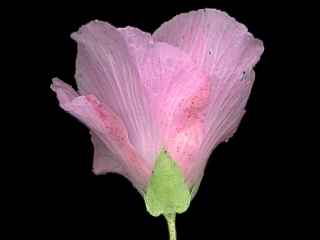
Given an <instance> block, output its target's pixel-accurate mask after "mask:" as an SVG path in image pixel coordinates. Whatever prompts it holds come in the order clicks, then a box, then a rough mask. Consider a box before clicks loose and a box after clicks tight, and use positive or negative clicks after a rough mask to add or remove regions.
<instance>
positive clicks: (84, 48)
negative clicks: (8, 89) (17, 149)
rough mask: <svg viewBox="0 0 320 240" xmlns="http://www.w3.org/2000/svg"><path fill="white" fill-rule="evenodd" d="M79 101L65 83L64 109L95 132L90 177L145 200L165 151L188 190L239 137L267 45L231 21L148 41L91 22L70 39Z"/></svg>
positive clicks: (166, 29) (164, 32)
mask: <svg viewBox="0 0 320 240" xmlns="http://www.w3.org/2000/svg"><path fill="white" fill-rule="evenodd" d="M71 36H72V38H73V39H74V40H75V41H76V42H77V43H78V56H77V61H76V74H75V78H76V81H77V86H78V91H75V90H73V89H72V88H71V87H70V86H69V85H67V84H65V83H64V82H62V81H61V80H59V79H54V80H53V84H52V89H53V90H54V91H55V92H56V94H57V97H58V100H59V103H60V106H61V107H62V108H63V109H64V110H65V111H67V112H69V113H70V114H72V115H73V116H75V117H76V118H78V119H79V120H80V121H82V122H83V123H84V124H85V125H86V126H87V127H88V128H89V129H90V133H91V135H92V142H93V145H94V162H93V171H94V172H95V173H96V174H103V173H107V172H116V173H119V174H121V175H124V176H125V177H127V178H128V179H129V180H130V181H131V182H132V183H133V184H134V186H135V187H136V188H137V189H138V190H139V191H140V192H144V191H145V189H146V186H147V184H148V180H149V178H150V176H151V174H152V170H153V167H154V163H155V160H156V157H157V155H158V154H159V152H160V150H161V148H165V149H166V150H167V151H168V152H169V153H170V155H171V156H172V159H174V160H175V161H176V162H177V164H178V166H179V167H180V168H181V170H182V173H183V176H184V178H185V181H186V183H187V185H188V186H189V187H190V188H192V187H193V186H194V185H196V184H198V183H199V181H200V180H201V177H202V174H203V171H204V168H205V165H206V162H207V160H208V158H209V156H210V154H211V152H212V151H213V149H214V148H215V147H216V146H217V145H218V144H219V143H221V142H223V141H226V140H228V139H229V138H230V137H231V136H232V135H233V134H234V132H235V131H236V129H237V127H238V125H239V123H240V120H241V118H242V117H243V115H244V112H245V110H244V108H245V105H246V102H247V99H248V97H249V94H250V89H251V86H252V84H253V81H254V78H255V74H254V71H253V67H254V65H255V64H256V63H257V62H258V60H259V58H260V55H261V54H262V52H263V44H262V42H261V41H260V40H258V39H255V38H254V37H253V36H252V35H251V34H250V33H249V32H248V31H247V28H246V27H245V26H244V25H242V24H240V23H238V22H237V21H236V20H235V19H233V18H231V17H230V16H228V15H227V14H226V13H224V12H221V11H218V10H213V9H205V10H198V11H192V12H189V13H186V14H180V15H178V16H176V17H174V18H173V19H171V20H170V21H168V22H166V23H164V24H163V25H162V26H161V27H160V28H159V29H157V30H156V31H155V32H154V33H153V34H152V35H151V34H149V33H145V32H142V31H141V30H139V29H137V28H133V27H126V28H115V27H113V26H111V25H110V24H109V23H106V22H100V21H92V22H90V23H88V24H86V25H85V26H82V27H81V28H80V30H79V31H78V32H76V33H73V34H72V35H71Z"/></svg>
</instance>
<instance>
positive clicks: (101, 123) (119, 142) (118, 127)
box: [52, 79, 151, 190]
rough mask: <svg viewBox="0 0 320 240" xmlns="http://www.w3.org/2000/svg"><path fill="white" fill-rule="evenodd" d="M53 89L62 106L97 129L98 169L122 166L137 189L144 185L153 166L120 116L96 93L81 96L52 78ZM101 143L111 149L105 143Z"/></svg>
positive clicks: (107, 169) (114, 169)
mask: <svg viewBox="0 0 320 240" xmlns="http://www.w3.org/2000/svg"><path fill="white" fill-rule="evenodd" d="M52 89H53V90H54V91H55V92H56V94H57V97H58V100H59V102H60V106H61V107H62V108H63V109H64V110H65V111H67V112H69V113H70V114H72V115H73V116H74V117H76V118H78V119H79V120H80V121H82V122H83V123H84V124H86V125H87V126H88V127H89V128H90V129H91V131H92V132H93V133H94V135H93V143H94V144H95V147H96V149H95V157H96V159H95V161H96V162H95V166H96V167H97V169H96V171H97V172H99V171H115V172H118V171H119V170H120V169H119V168H118V167H119V166H121V173H123V174H124V175H126V174H127V176H128V178H130V180H131V181H132V183H133V184H134V185H135V186H136V187H137V189H140V190H142V189H144V188H145V186H146V184H147V181H148V178H149V176H150V174H151V169H150V168H148V167H147V166H146V164H145V162H144V161H143V160H142V158H141V157H140V156H139V154H138V153H137V152H136V151H135V150H134V148H133V146H132V145H131V143H130V142H129V139H128V133H127V130H126V127H125V126H124V124H123V122H122V121H121V119H120V118H119V117H118V116H117V115H116V114H115V113H114V112H113V111H112V110H111V109H110V108H109V107H108V106H107V105H105V104H103V103H101V102H99V100H98V99H97V98H96V97H95V96H94V95H86V96H78V95H77V93H76V92H75V91H74V90H72V88H71V87H70V86H69V85H67V84H65V83H63V82H62V81H60V80H58V79H54V80H53V84H52ZM96 136H97V138H96ZM102 143H103V144H105V146H106V147H107V148H108V150H109V151H107V150H106V149H105V148H103V147H102ZM110 152H111V153H112V156H113V158H115V159H119V162H118V163H117V165H115V164H114V163H112V162H110V160H111V159H108V157H107V156H108V154H109V153H110ZM109 155H110V154H109ZM101 156H104V157H101ZM101 161H105V162H101ZM108 161H109V162H108ZM112 164H113V165H112Z"/></svg>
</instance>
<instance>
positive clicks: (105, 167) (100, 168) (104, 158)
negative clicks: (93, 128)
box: [91, 132, 126, 176]
mask: <svg viewBox="0 0 320 240" xmlns="http://www.w3.org/2000/svg"><path fill="white" fill-rule="evenodd" d="M91 141H92V144H93V147H94V155H93V172H94V173H95V174H97V175H98V174H105V173H110V172H114V173H118V174H121V175H124V176H125V175H126V173H125V168H124V167H123V166H122V164H121V159H119V158H118V157H117V156H116V155H115V154H113V153H112V152H111V151H110V150H109V149H108V148H107V147H106V145H105V144H104V143H103V141H101V140H100V139H99V137H98V136H97V135H96V134H95V133H94V132H91Z"/></svg>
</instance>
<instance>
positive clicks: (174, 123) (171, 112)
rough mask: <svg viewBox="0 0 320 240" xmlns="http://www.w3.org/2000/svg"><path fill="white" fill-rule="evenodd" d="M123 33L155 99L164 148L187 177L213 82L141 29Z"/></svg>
mask: <svg viewBox="0 0 320 240" xmlns="http://www.w3.org/2000/svg"><path fill="white" fill-rule="evenodd" d="M120 31H121V33H122V34H123V35H124V36H125V38H126V41H127V42H128V43H130V44H129V49H130V51H131V53H132V55H134V56H135V59H136V62H137V66H138V70H139V74H140V77H141V80H142V82H143V85H144V86H145V88H146V89H147V93H148V96H149V97H150V99H151V103H152V104H151V105H152V106H153V107H152V110H153V112H152V116H153V119H155V120H156V121H157V125H158V127H159V129H160V137H161V145H162V146H164V147H165V148H166V149H167V150H168V152H169V153H170V155H171V156H172V157H173V159H175V160H176V161H177V163H178V164H179V165H180V167H181V168H182V171H183V173H184V175H185V176H187V175H188V174H189V171H190V168H189V166H190V160H191V159H192V157H193V156H194V155H195V154H197V151H198V149H199V147H200V144H201V142H202V139H203V134H204V133H203V127H204V119H205V112H206V107H207V106H208V97H209V92H210V81H209V79H208V77H207V75H205V74H204V73H203V72H202V71H201V69H200V67H198V66H197V65H196V64H195V63H194V62H193V61H192V59H191V58H190V56H189V55H188V54H186V53H184V52H183V51H181V50H180V49H179V48H177V47H174V46H171V45H169V44H167V43H162V42H155V41H153V39H152V38H151V36H150V35H149V34H146V33H143V32H142V31H140V30H139V29H135V28H131V27H129V28H125V29H121V30H120Z"/></svg>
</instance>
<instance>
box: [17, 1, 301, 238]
mask: <svg viewBox="0 0 320 240" xmlns="http://www.w3.org/2000/svg"><path fill="white" fill-rule="evenodd" d="M236 2H238V1H182V0H181V1H169V2H164V1H149V2H148V3H142V2H138V1H133V2H130V3H129V2H126V1H120V0H119V1H115V2H112V3H111V2H110V1H100V2H93V1H89V2H84V1H83V2H82V3H81V2H78V3H74V4H69V5H66V3H58V2H56V1H54V2H52V3H40V4H34V5H31V4H28V6H26V7H28V9H27V8H26V12H25V14H26V15H27V17H25V18H24V19H25V20H26V21H28V22H27V24H26V27H27V28H28V33H29V34H28V35H27V38H26V42H29V41H30V45H29V48H28V50H31V52H32V53H31V54H30V55H29V56H30V58H29V59H30V65H32V66H31V69H32V70H34V74H35V75H33V77H32V78H33V80H32V84H34V85H35V87H34V89H33V90H35V92H36V93H35V94H34V95H37V97H35V101H36V105H33V106H34V109H33V110H35V112H36V113H35V116H36V120H34V121H33V124H35V125H34V127H33V128H32V134H34V138H35V139H36V140H32V135H29V139H28V141H27V142H25V145H26V146H27V148H28V151H31V152H32V158H31V159H30V164H29V165H30V166H32V167H33V170H32V174H31V172H28V178H29V179H31V178H32V181H31V182H30V183H29V182H28V184H27V185H28V186H24V187H23V188H22V190H21V196H22V199H23V204H22V205H23V208H24V210H27V212H26V213H23V214H22V213H21V215H20V217H22V218H21V219H22V220H21V222H22V223H23V225H24V224H26V225H25V226H26V227H25V229H24V230H22V231H25V232H30V233H32V234H33V235H36V236H42V237H43V238H45V239H46V238H47V237H53V236H54V237H55V238H57V237H59V238H69V239H76V238H79V237H84V238H86V239H88V238H90V239H99V238H100V239H128V238H130V239H167V238H168V237H167V229H166V225H165V221H164V219H163V218H162V217H159V218H153V217H151V216H150V215H149V214H148V213H147V212H146V210H145V206H144V202H143V199H142V198H141V196H140V195H139V194H138V192H137V191H136V190H135V189H134V188H133V187H132V185H131V184H130V182H128V181H127V180H126V179H124V178H123V177H121V176H118V175H115V174H109V175H105V176H94V175H93V173H92V172H91V166H92V154H93V148H92V146H91V142H90V137H89V133H88V130H87V129H86V127H85V126H83V125H82V124H81V123H79V122H78V121H77V120H75V119H74V118H73V117H71V116H70V115H68V114H67V113H65V112H64V111H63V110H61V109H60V108H59V107H58V102H57V100H56V98H55V95H54V93H53V92H52V91H51V90H50V89H49V87H50V84H51V78H53V77H56V76H57V77H59V78H61V79H62V80H64V81H65V82H67V83H69V84H71V85H72V86H74V87H75V80H74V78H73V75H74V70H75V57H76V44H75V42H73V40H71V38H70V34H71V33H72V32H74V31H76V30H77V29H78V28H79V27H80V26H81V25H83V24H85V23H87V22H88V21H90V20H93V19H99V20H104V21H108V22H109V23H111V24H113V25H114V26H117V27H124V26H127V25H130V26H134V27H138V28H140V29H142V30H144V31H147V32H153V31H154V30H155V29H157V28H158V27H159V26H160V24H161V23H162V22H164V21H167V20H168V19H170V18H172V17H173V16H175V15H176V14H179V13H182V12H187V11H190V10H195V9H200V8H218V9H220V10H223V11H226V12H227V13H228V14H230V15H231V16H233V17H235V18H236V19H237V20H238V21H240V22H242V23H244V24H245V25H246V26H247V27H248V29H249V31H250V32H251V33H253V35H254V36H255V37H257V38H259V39H261V40H262V41H263V42H264V45H265V52H264V54H263V55H262V57H261V61H260V62H259V63H258V64H257V66H256V67H255V71H256V82H255V84H254V87H253V90H252V94H251V97H250V99H249V102H248V105H247V113H246V115H245V117H244V119H243V121H242V123H241V125H240V127H239V129H238V131H237V133H236V134H235V135H234V137H233V138H231V139H230V141H229V142H228V143H227V144H222V145H220V146H218V148H217V149H216V150H215V151H214V152H213V154H212V156H211V158H210V160H209V163H208V166H207V169H206V172H205V176H204V178H203V181H202V184H201V186H200V189H199V192H198V194H197V196H196V197H195V198H194V200H193V201H192V204H191V206H190V208H189V210H188V211H187V212H186V213H184V214H182V215H178V216H177V231H178V239H229V238H234V237H237V238H240V237H241V238H242V237H243V238H246V239H261V238H264V237H274V236H277V237H282V236H283V237H284V236H288V233H290V234H297V233H298V232H300V231H301V227H297V226H296V225H295V219H296V216H297V211H298V210H297V209H295V210H294V211H293V210H292V209H293V208H294V206H295V205H294V203H293V200H292V198H290V197H288V196H289V194H291V191H292V189H294V188H296V187H297V185H298V182H299V181H298V179H297V177H298V176H297V175H296V176H294V177H293V175H294V174H293V172H292V168H294V167H295V166H294V165H295V164H296V163H295V162H294V161H291V158H290V157H289V155H288V151H287V150H286V149H287V146H286V142H288V140H289V139H290V138H291V137H294V136H293V135H292V133H290V131H289V130H288V129H290V128H291V127H290V126H289V125H290V122H289V123H288V122H287V121H285V116H286V114H287V112H288V111H289V109H290V108H291V107H292V104H291V103H290V101H291V100H290V97H289V96H290V94H291V92H292V91H293V90H292V86H294V85H296V80H295V79H294V78H289V77H287V76H286V73H285V72H286V69H288V68H290V67H292V66H290V65H289V63H288V62H287V61H288V59H290V58H291V56H292V48H291V45H293V43H291V42H290V41H288V39H291V38H292V36H293V33H292V31H291V30H292V29H291V28H293V23H292V18H291V17H290V16H291V15H289V13H290V12H291V11H293V8H292V5H290V6H280V5H279V3H277V2H274V3H271V2H269V1H261V2H260V1H252V2H247V1H240V3H236ZM24 19H21V22H20V24H23V23H24V22H23V21H24ZM39 94H40V95H41V97H38V95H39ZM32 96H33V94H32ZM30 99H32V100H33V98H32V97H31V98H30ZM30 128H31V127H30ZM30 136H31V137H30ZM30 166H29V167H30ZM34 186H36V187H35V188H34ZM31 189H34V191H33V190H32V191H31ZM20 217H19V218H20ZM29 223H30V224H29Z"/></svg>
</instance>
